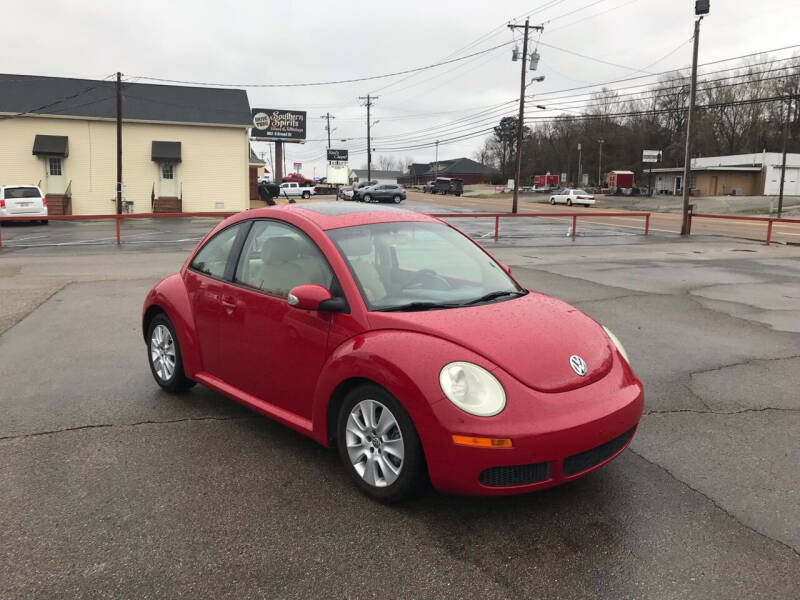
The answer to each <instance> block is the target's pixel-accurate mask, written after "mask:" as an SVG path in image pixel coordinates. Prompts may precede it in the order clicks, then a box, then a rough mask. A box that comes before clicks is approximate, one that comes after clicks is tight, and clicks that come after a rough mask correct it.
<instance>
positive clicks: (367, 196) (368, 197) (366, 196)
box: [364, 194, 372, 202]
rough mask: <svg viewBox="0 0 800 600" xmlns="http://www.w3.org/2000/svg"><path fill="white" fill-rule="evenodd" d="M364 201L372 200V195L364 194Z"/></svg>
mask: <svg viewBox="0 0 800 600" xmlns="http://www.w3.org/2000/svg"><path fill="white" fill-rule="evenodd" d="M364 202H372V196H370V195H369V194H364Z"/></svg>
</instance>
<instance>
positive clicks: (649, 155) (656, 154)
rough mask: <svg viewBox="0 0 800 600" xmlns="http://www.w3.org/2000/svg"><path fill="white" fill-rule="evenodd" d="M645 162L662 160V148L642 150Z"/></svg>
mask: <svg viewBox="0 0 800 600" xmlns="http://www.w3.org/2000/svg"><path fill="white" fill-rule="evenodd" d="M642 162H643V163H657V162H661V150H642Z"/></svg>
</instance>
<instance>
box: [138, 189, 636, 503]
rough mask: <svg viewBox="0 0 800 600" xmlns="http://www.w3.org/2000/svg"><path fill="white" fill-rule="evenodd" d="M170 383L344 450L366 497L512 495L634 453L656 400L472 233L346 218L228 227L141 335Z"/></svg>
mask: <svg viewBox="0 0 800 600" xmlns="http://www.w3.org/2000/svg"><path fill="white" fill-rule="evenodd" d="M142 326H143V330H144V337H145V341H146V343H147V354H148V358H149V360H150V366H151V369H152V372H153V376H154V377H155V380H156V382H157V383H158V384H159V385H160V386H161V387H162V388H164V389H165V390H167V391H169V392H178V391H182V390H186V389H188V388H189V387H191V386H192V385H194V384H195V383H202V384H203V385H205V386H207V387H209V388H211V389H213V390H216V391H218V392H220V393H222V394H225V395H226V396H228V397H230V398H232V399H233V400H236V401H237V402H240V403H241V404H244V405H245V406H248V407H250V408H252V409H253V410H256V411H258V412H259V413H262V414H264V415H266V416H268V417H271V418H273V419H275V420H277V421H280V422H281V423H284V424H285V425H288V426H289V427H292V428H293V429H295V430H297V431H299V432H301V433H304V434H305V435H308V436H310V437H312V438H313V439H315V440H316V441H318V442H319V443H320V444H324V445H326V446H336V447H338V450H339V454H340V456H341V459H342V462H343V463H344V465H345V468H346V469H347V470H348V471H349V472H350V474H351V475H352V477H353V479H354V480H355V482H356V483H357V485H358V486H359V487H360V488H361V489H362V490H363V491H365V492H366V493H368V494H369V495H371V496H373V497H375V498H379V499H383V500H397V499H400V498H403V497H406V496H408V495H409V494H411V493H412V492H413V491H414V490H415V488H417V486H418V485H419V484H420V483H421V482H422V481H423V480H424V478H425V477H426V476H427V477H429V478H430V481H431V482H432V484H433V486H434V487H435V488H436V489H437V490H440V491H442V492H450V493H459V494H515V493H520V492H529V491H532V490H537V489H541V488H545V487H549V486H552V485H556V484H559V483H562V482H565V481H569V480H571V479H574V478H577V477H580V476H582V475H585V474H586V473H588V472H589V471H591V470H593V469H595V468H597V467H599V466H601V465H603V464H605V463H607V462H608V461H610V460H612V459H613V458H614V457H616V456H617V455H618V454H619V453H620V452H622V450H623V449H624V448H625V447H626V446H627V445H628V443H629V442H630V440H631V437H632V436H633V433H634V431H635V429H636V426H637V424H638V422H639V418H640V416H641V413H642V403H643V393H642V385H641V382H640V381H639V380H638V379H637V378H636V376H635V375H634V373H633V371H632V370H631V367H630V365H629V364H628V359H627V357H626V355H625V351H624V349H623V348H622V345H621V344H620V343H619V341H618V340H617V339H616V338H615V337H614V335H613V334H612V333H611V332H610V331H608V330H607V329H605V328H604V327H602V326H601V325H599V324H598V323H596V322H595V321H594V320H592V319H591V318H589V317H587V316H586V315H584V314H583V313H581V312H580V311H578V310H576V309H575V308H573V307H572V306H569V305H568V304H565V303H564V302H561V301H560V300H556V299H555V298H552V297H550V296H546V295H544V294H541V293H538V292H535V291H532V290H527V289H524V288H523V287H521V286H520V285H519V284H518V283H517V282H516V281H515V280H514V279H513V278H512V277H511V275H510V274H509V270H508V269H507V268H506V267H504V266H503V265H502V264H500V263H498V262H497V261H495V260H494V259H493V258H492V257H491V256H490V255H489V254H488V253H486V252H485V251H484V250H483V249H482V248H481V247H480V246H478V245H477V244H476V243H474V242H473V241H472V240H471V239H469V238H468V237H467V236H465V235H463V234H462V233H460V232H459V231H458V230H457V229H455V228H453V227H451V226H450V225H448V224H446V223H443V222H441V221H439V220H437V219H434V218H432V217H429V216H427V215H423V214H419V213H415V212H411V211H406V210H400V209H396V208H387V207H381V206H365V205H353V204H347V203H345V204H342V203H318V204H304V205H297V204H295V205H288V206H280V207H271V208H264V209H258V210H252V211H247V212H243V213H240V214H238V215H236V216H234V217H231V218H229V219H226V220H225V221H223V222H222V223H220V224H219V225H218V226H217V227H215V228H214V229H213V230H212V231H211V232H210V233H209V234H208V235H207V236H206V237H205V239H203V241H202V242H201V243H200V244H199V245H198V247H197V249H196V250H195V251H194V252H193V253H192V255H191V256H190V257H189V259H188V260H187V261H186V263H185V264H184V265H183V268H182V269H181V270H180V272H179V273H177V274H175V275H171V276H169V277H167V278H165V279H163V280H162V281H160V282H159V283H158V284H156V285H155V287H153V289H152V290H151V291H150V292H149V293H148V295H147V299H146V300H145V303H144V312H143V318H142Z"/></svg>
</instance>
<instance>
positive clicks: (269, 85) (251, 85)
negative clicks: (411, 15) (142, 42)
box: [136, 42, 513, 88]
mask: <svg viewBox="0 0 800 600" xmlns="http://www.w3.org/2000/svg"><path fill="white" fill-rule="evenodd" d="M512 43H513V42H505V43H503V44H498V45H497V46H492V47H491V48H486V49H484V50H480V51H478V52H473V53H472V54H467V55H466V56H460V57H458V58H453V59H450V60H445V61H442V62H438V63H433V64H431V65H426V66H424V67H416V68H413V69H406V70H404V71H396V72H394V73H386V74H384V75H370V76H368V77H356V78H354V79H340V80H337V81H315V82H308V83H211V82H202V81H185V80H181V79H166V78H161V77H147V76H145V75H137V76H136V77H138V78H139V79H144V80H147V81H159V82H162V83H179V84H183V85H200V86H205V87H234V88H291V87H312V86H322V85H339V84H342V83H356V82H359V81H372V80H374V79H385V78H387V77H397V76H398V75H405V74H406V73H414V72H416V71H426V70H428V69H434V68H436V67H441V66H443V65H449V64H452V63H455V62H459V61H462V60H466V59H468V58H471V57H473V56H478V55H480V54H486V53H487V52H492V51H494V50H497V49H498V48H503V47H505V46H508V45H509V44H512Z"/></svg>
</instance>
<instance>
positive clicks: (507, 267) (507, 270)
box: [499, 263, 511, 275]
mask: <svg viewBox="0 0 800 600" xmlns="http://www.w3.org/2000/svg"><path fill="white" fill-rule="evenodd" d="M499 264H500V268H501V269H503V271H505V272H506V273H507V274H509V275H511V267H509V266H508V265H507V264H505V263H499Z"/></svg>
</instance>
